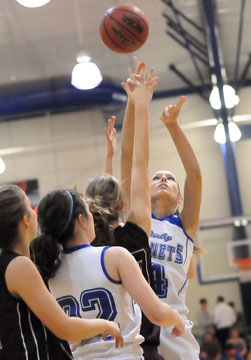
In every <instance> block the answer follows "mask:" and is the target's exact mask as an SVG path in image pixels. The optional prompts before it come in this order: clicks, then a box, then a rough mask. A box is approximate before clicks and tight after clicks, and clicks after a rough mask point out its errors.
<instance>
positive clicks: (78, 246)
mask: <svg viewBox="0 0 251 360" xmlns="http://www.w3.org/2000/svg"><path fill="white" fill-rule="evenodd" d="M87 247H91V245H90V244H82V245H77V246H73V247H72V248H66V249H64V250H63V252H64V253H65V254H70V253H73V252H74V251H77V250H80V249H84V248H87Z"/></svg>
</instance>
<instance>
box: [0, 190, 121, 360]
mask: <svg viewBox="0 0 251 360" xmlns="http://www.w3.org/2000/svg"><path fill="white" fill-rule="evenodd" d="M36 232H37V216H36V213H35V211H34V210H33V209H32V207H31V203H30V200H29V199H28V197H27V196H26V195H25V193H24V192H23V191H22V190H21V189H20V188H19V187H18V186H15V185H6V186H2V187H0V250H1V254H0V344H1V346H0V358H1V360H37V359H40V360H48V359H57V360H69V359H73V357H72V354H71V351H70V348H69V345H68V343H67V342H66V341H64V340H60V339H65V340H66V339H68V340H76V341H77V340H80V339H84V338H89V337H92V336H95V335H98V334H101V333H103V334H104V335H107V334H111V335H113V336H116V338H117V345H121V344H122V343H123V339H122V336H121V333H120V331H119V329H118V326H117V324H115V323H114V322H110V321H106V320H102V319H98V320H83V319H79V318H70V317H68V316H67V315H66V314H65V313H64V311H63V310H62V309H61V307H60V306H59V305H58V303H57V302H56V300H55V299H54V298H53V296H52V295H51V294H50V292H49V291H48V289H47V287H46V285H45V283H44V281H43V279H42V277H41V275H40V274H39V272H38V270H37V268H36V266H35V265H34V264H33V262H32V261H31V260H30V258H29V257H30V252H29V245H30V242H31V240H32V239H33V237H34V236H35V234H36Z"/></svg>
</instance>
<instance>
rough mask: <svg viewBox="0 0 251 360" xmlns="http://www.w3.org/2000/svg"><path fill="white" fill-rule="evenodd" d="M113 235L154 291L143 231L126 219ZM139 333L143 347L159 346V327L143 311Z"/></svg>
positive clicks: (146, 241)
mask: <svg viewBox="0 0 251 360" xmlns="http://www.w3.org/2000/svg"><path fill="white" fill-rule="evenodd" d="M114 237H115V245H116V246H122V247H124V248H126V249H127V250H128V251H130V253H131V254H132V255H133V256H134V258H135V259H136V261H137V262H138V264H139V266H140V267H141V270H142V273H143V275H144V277H145V279H146V280H147V282H148V283H149V284H150V286H151V288H152V289H153V290H154V291H155V286H154V277H153V271H152V265H151V251H150V246H149V240H148V237H147V234H146V233H145V231H144V230H143V229H142V228H141V227H139V226H138V225H136V224H134V223H132V222H129V221H127V222H126V223H125V225H124V226H118V227H116V228H115V229H114ZM140 333H141V335H143V336H144V338H145V341H144V342H143V343H142V344H141V346H142V347H143V348H144V347H146V346H151V347H158V346H159V343H160V342H159V336H160V327H159V326H157V325H154V324H152V323H151V322H150V321H149V320H148V318H147V317H146V316H145V315H144V314H143V313H142V324H141V329H140Z"/></svg>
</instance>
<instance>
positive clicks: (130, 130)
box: [121, 99, 135, 161]
mask: <svg viewBox="0 0 251 360" xmlns="http://www.w3.org/2000/svg"><path fill="white" fill-rule="evenodd" d="M134 128H135V106H134V104H133V103H132V102H131V100H130V99H128V102H127V106H126V110H125V116H124V119H123V127H122V132H121V152H122V156H123V155H124V156H131V157H132V154H133V141H134ZM131 161H132V160H131Z"/></svg>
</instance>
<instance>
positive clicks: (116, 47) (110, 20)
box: [99, 4, 149, 53]
mask: <svg viewBox="0 0 251 360" xmlns="http://www.w3.org/2000/svg"><path fill="white" fill-rule="evenodd" d="M99 31H100V35H101V38H102V40H103V42H104V43H105V45H106V46H107V47H108V48H109V49H111V50H113V51H115V52H118V53H130V52H133V51H136V50H138V49H139V48H140V47H141V46H142V45H143V44H144V43H145V41H146V39H147V36H148V32H149V22H148V19H147V17H146V15H145V14H144V12H143V11H142V10H140V9H139V8H138V7H136V6H134V5H130V4H121V5H116V6H113V7H112V8H110V9H108V10H107V11H106V13H105V15H104V16H103V18H102V21H101V23H100V28H99Z"/></svg>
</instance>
